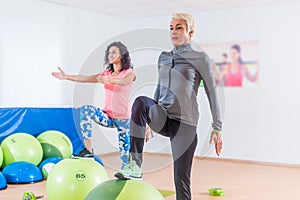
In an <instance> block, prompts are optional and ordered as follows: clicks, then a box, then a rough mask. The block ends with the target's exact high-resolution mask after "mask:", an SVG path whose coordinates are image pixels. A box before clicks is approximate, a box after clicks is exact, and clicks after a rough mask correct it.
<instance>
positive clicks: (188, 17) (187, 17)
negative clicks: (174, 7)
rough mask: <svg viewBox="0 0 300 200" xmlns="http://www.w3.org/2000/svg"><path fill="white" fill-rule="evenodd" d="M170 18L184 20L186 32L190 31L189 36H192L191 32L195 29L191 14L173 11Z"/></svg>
mask: <svg viewBox="0 0 300 200" xmlns="http://www.w3.org/2000/svg"><path fill="white" fill-rule="evenodd" d="M172 18H173V19H178V20H184V21H185V22H186V24H187V29H188V32H191V31H192V34H191V36H193V34H194V33H195V31H196V25H195V20H194V18H193V16H192V15H191V14H188V13H174V14H173V15H172Z"/></svg>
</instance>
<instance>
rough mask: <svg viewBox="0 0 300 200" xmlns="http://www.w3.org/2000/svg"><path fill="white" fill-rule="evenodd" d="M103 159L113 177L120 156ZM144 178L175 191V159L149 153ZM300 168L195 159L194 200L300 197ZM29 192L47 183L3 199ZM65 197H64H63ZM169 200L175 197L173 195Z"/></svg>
mask: <svg viewBox="0 0 300 200" xmlns="http://www.w3.org/2000/svg"><path fill="white" fill-rule="evenodd" d="M101 159H102V160H103V161H104V163H105V168H106V170H107V172H108V174H109V176H110V178H113V174H114V172H115V171H116V170H117V169H118V167H119V158H118V155H103V156H101ZM143 171H144V176H143V180H144V181H145V182H148V183H150V184H152V185H153V186H155V187H156V188H158V189H163V190H173V191H174V185H173V175H172V161H171V158H170V157H168V156H166V155H157V154H154V155H153V154H146V155H145V161H144V165H143ZM299 180H300V167H299V166H276V165H265V164H260V163H245V162H237V161H230V160H222V159H211V158H210V159H209V158H205V159H200V158H195V159H194V163H193V171H192V194H193V200H214V199H222V200H284V199H291V200H296V199H300V197H299V191H300V184H299ZM211 187H222V188H223V189H224V192H225V196H223V197H211V196H209V193H208V189H209V188H211ZM25 191H31V192H34V193H35V194H36V195H44V198H43V199H44V200H47V194H46V182H45V181H43V182H40V183H34V184H25V185H8V188H7V189H5V190H0V200H19V199H20V200H21V198H22V195H23V193H24V192H25ZM61 200H63V198H62V199H61ZM166 200H175V196H174V195H173V196H170V197H168V198H166Z"/></svg>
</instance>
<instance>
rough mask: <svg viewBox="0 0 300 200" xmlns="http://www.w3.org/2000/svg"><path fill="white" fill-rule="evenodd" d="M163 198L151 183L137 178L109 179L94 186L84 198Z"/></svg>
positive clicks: (145, 199)
mask: <svg viewBox="0 0 300 200" xmlns="http://www.w3.org/2000/svg"><path fill="white" fill-rule="evenodd" d="M102 199H105V200H128V199H134V200H164V197H163V196H162V195H161V193H160V192H159V191H158V190H157V189H156V188H154V187H153V186H152V185H150V184H148V183H146V182H144V181H138V180H109V181H105V182H103V183H101V184H100V185H98V186H97V187H95V188H94V189H93V190H92V191H91V192H90V193H89V194H88V195H87V197H86V198H85V200H102Z"/></svg>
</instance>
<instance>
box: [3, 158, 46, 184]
mask: <svg viewBox="0 0 300 200" xmlns="http://www.w3.org/2000/svg"><path fill="white" fill-rule="evenodd" d="M2 172H3V174H4V176H5V178H6V181H7V183H14V184H19V183H35V182H38V181H41V180H43V175H42V173H41V170H40V169H39V168H38V167H37V166H36V165H34V164H32V163H30V162H25V161H18V162H14V163H10V164H9V165H7V166H6V167H4V169H3V171H2Z"/></svg>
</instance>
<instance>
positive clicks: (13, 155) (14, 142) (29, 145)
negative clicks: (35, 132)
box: [1, 133, 43, 167]
mask: <svg viewBox="0 0 300 200" xmlns="http://www.w3.org/2000/svg"><path fill="white" fill-rule="evenodd" d="M1 147H2V151H3V157H4V159H3V166H2V167H5V166H6V165H8V164H10V163H13V162H17V161H26V162H29V163H32V164H34V165H38V164H39V163H40V162H41V161H42V158H43V149H42V146H41V144H40V143H39V141H38V140H37V139H36V138H35V137H34V136H32V135H30V134H27V133H14V134H12V135H10V136H8V137H6V138H5V139H4V140H3V141H2V143H1Z"/></svg>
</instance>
